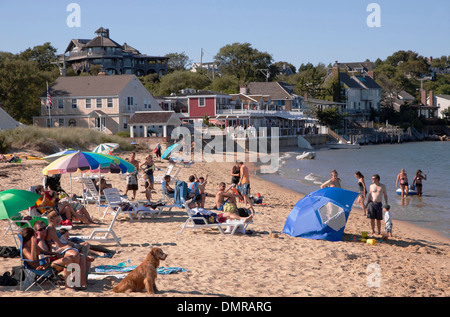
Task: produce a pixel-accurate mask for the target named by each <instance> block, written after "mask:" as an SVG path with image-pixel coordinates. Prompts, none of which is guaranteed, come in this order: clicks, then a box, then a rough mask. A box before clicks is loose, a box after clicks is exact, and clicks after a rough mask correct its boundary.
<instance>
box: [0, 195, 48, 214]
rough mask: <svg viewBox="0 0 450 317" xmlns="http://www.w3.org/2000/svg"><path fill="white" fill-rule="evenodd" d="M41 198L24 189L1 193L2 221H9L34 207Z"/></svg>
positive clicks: (0, 212)
mask: <svg viewBox="0 0 450 317" xmlns="http://www.w3.org/2000/svg"><path fill="white" fill-rule="evenodd" d="M40 197H41V196H40V195H38V194H36V193H33V192H30V191H28V190H22V189H7V190H4V191H2V192H0V219H9V218H11V217H12V216H14V215H16V214H18V213H19V212H21V211H22V210H25V209H27V208H29V207H32V206H34V205H35V204H36V201H37V200H38V199H39V198H40Z"/></svg>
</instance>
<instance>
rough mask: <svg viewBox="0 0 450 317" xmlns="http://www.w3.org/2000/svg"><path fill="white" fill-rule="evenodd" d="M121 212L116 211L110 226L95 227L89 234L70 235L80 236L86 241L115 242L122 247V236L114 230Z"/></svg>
mask: <svg viewBox="0 0 450 317" xmlns="http://www.w3.org/2000/svg"><path fill="white" fill-rule="evenodd" d="M118 215H119V212H116V213H114V217H113V219H112V221H111V223H110V225H109V227H108V228H94V229H93V230H92V232H91V234H90V235H87V236H72V235H71V236H70V237H71V238H79V239H82V240H84V241H95V242H97V243H99V244H106V243H113V242H115V243H116V244H117V246H119V247H120V240H121V239H120V238H119V237H117V235H116V233H115V232H114V230H113V226H114V223H115V222H116V219H117V216H118Z"/></svg>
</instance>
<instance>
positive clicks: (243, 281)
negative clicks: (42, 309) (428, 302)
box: [0, 151, 450, 300]
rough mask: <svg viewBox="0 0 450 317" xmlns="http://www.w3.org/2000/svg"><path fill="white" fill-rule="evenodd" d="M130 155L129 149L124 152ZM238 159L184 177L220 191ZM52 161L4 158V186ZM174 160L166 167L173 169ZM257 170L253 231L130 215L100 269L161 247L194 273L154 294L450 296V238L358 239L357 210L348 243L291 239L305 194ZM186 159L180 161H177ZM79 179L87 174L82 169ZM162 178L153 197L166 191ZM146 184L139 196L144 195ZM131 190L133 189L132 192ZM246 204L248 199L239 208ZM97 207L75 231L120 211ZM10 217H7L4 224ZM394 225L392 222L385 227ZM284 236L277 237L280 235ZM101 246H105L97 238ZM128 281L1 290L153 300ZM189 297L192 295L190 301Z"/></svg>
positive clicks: (31, 176) (25, 180) (120, 223)
mask: <svg viewBox="0 0 450 317" xmlns="http://www.w3.org/2000/svg"><path fill="white" fill-rule="evenodd" d="M147 153H148V151H145V152H142V151H141V152H137V159H138V160H139V161H141V162H143V158H144V157H145V155H146V154H147ZM117 156H119V157H122V158H125V157H129V153H118V155H117ZM233 164H234V163H228V162H227V163H215V162H212V163H208V162H201V163H194V164H193V165H192V166H191V167H181V170H180V173H179V175H178V178H179V179H180V180H187V178H188V177H189V175H193V174H196V175H197V176H201V175H202V176H205V175H206V174H208V185H207V188H206V191H207V192H208V193H215V192H216V191H217V188H218V186H219V183H220V182H222V181H223V182H225V183H226V184H230V181H231V175H230V174H231V166H232V165H233ZM46 165H47V164H46V163H45V162H42V161H41V162H40V161H25V162H24V163H21V164H14V165H12V164H11V165H6V164H5V165H0V175H1V176H2V180H3V182H2V183H1V184H0V190H5V189H8V188H17V189H25V190H27V189H28V188H29V186H31V185H34V184H36V183H42V174H41V173H40V171H41V170H42V168H44V167H45V166H46ZM168 165H169V163H168V162H167V161H163V162H158V161H156V166H157V167H160V168H162V169H163V170H165V168H166V167H167V166H168ZM246 165H247V166H248V167H249V171H250V183H251V193H252V195H255V194H256V193H257V192H260V193H261V195H262V196H264V203H266V205H264V206H260V205H256V206H255V207H254V208H255V211H256V215H255V218H254V219H253V220H254V222H253V223H252V224H250V225H249V227H248V230H251V232H247V234H236V235H233V236H230V235H222V234H220V233H219V232H218V231H217V230H212V229H199V230H185V231H184V232H183V234H179V231H180V226H181V225H182V224H183V223H184V222H185V221H186V219H187V217H186V212H185V210H183V209H178V208H176V209H174V210H172V211H171V212H164V213H163V214H162V215H161V216H159V217H156V218H147V219H143V220H141V221H137V220H134V221H130V220H129V218H128V216H127V215H123V216H122V215H121V216H119V217H118V219H117V221H116V223H115V225H114V231H115V233H116V234H117V235H118V236H119V237H120V238H121V239H122V241H121V246H120V247H119V246H116V245H114V244H109V245H106V246H107V247H108V248H110V249H112V250H115V251H116V254H115V255H114V256H113V258H97V259H95V261H94V262H93V267H96V266H99V265H117V264H118V263H121V262H124V261H126V260H127V259H128V258H129V259H130V260H131V263H132V265H138V264H139V263H141V262H142V260H143V259H144V258H145V256H146V255H147V253H148V252H149V250H150V248H151V247H153V246H157V247H160V248H162V249H163V251H164V252H165V253H167V254H168V257H167V259H166V261H164V262H161V264H160V265H161V266H164V267H180V268H184V269H186V271H185V272H182V273H176V274H170V275H158V279H157V285H158V289H159V290H160V293H159V294H156V295H150V297H156V298H159V297H181V298H183V297H243V296H244V297H249V298H250V297H386V296H393V297H410V296H412V297H431V296H433V297H434V296H438V297H448V296H450V289H449V288H448V285H449V281H450V272H449V270H448V268H449V266H450V260H449V259H450V244H449V243H448V240H446V239H442V238H440V237H438V236H435V235H433V233H431V232H425V231H422V230H416V229H415V228H414V227H413V226H411V225H409V224H407V225H403V224H402V223H400V221H395V222H394V231H393V232H394V237H393V238H392V239H388V240H387V241H383V242H377V243H376V245H368V244H366V243H363V242H359V241H357V240H356V239H354V238H359V237H360V236H361V231H367V229H368V221H367V219H366V218H365V217H363V215H362V211H361V210H359V212H358V209H355V208H353V209H352V212H351V213H350V216H349V219H348V221H347V225H346V229H345V232H344V237H343V241H337V242H329V241H324V240H311V239H303V238H295V237H290V236H288V235H286V234H282V233H281V232H282V230H283V226H284V223H285V221H286V219H287V216H288V215H289V213H290V212H291V210H292V208H293V206H294V205H295V204H296V202H297V201H298V200H300V199H301V198H302V197H303V196H304V195H302V194H299V193H297V192H295V191H293V190H291V189H287V188H283V187H281V186H280V185H278V184H275V183H272V182H269V181H266V180H264V179H261V178H260V177H259V176H258V175H256V174H255V171H256V168H257V166H256V165H255V164H252V163H246ZM177 166H178V165H177ZM73 176H79V175H73ZM105 177H106V179H107V180H108V181H109V182H110V183H112V184H113V185H114V187H117V188H118V189H119V191H120V193H121V194H124V189H125V180H124V178H121V176H120V175H118V174H105ZM61 184H62V187H63V188H65V189H68V188H69V177H68V174H64V175H63V177H62V178H61ZM160 186H161V185H158V184H155V192H156V193H154V194H153V199H152V201H156V200H158V199H159V198H160V197H161V190H160ZM142 189H143V187H142V183H141V182H140V183H139V190H138V192H137V197H136V198H137V199H138V200H139V199H143V198H144V197H145V194H144V193H142ZM73 191H74V193H76V194H79V192H81V184H80V183H77V182H76V181H74V183H73ZM129 197H130V196H129ZM213 204H214V199H213V198H207V201H206V204H205V208H206V209H211V207H212V206H213ZM239 206H240V207H241V206H242V205H239ZM87 208H88V211H89V212H90V213H91V215H93V216H94V218H95V219H96V221H97V224H95V225H82V224H74V229H73V234H75V235H86V234H89V233H90V232H92V230H93V229H94V228H97V227H107V226H108V225H109V223H110V221H111V219H112V216H111V215H107V216H106V217H105V218H104V219H102V218H101V215H102V214H103V210H104V208H105V207H101V210H100V213H99V212H98V209H97V207H96V206H95V205H93V204H92V205H88V206H87ZM6 225H7V222H5V221H0V230H1V229H5V228H6ZM383 227H384V226H383ZM272 233H274V234H272ZM93 244H97V243H93ZM1 245H14V241H13V238H12V235H11V234H10V233H8V234H7V235H5V236H3V238H2V243H1ZM19 264H20V259H19V258H13V259H11V258H0V274H3V272H6V271H10V270H11V268H12V267H13V266H17V265H19ZM373 265H378V267H379V268H380V269H381V274H382V275H381V285H378V286H377V285H375V286H373V287H372V286H370V287H369V286H368V283H369V280H368V279H369V277H370V272H369V271H368V269H369V268H371V267H372V266H373ZM119 281H120V280H119V279H117V278H115V277H104V278H101V279H98V280H94V281H90V284H89V287H88V289H87V290H86V291H80V292H73V291H71V290H61V289H54V290H48V291H45V292H44V291H38V292H36V291H30V292H21V291H19V290H17V287H0V297H35V296H44V295H45V296H49V297H61V296H71V297H85V296H89V297H143V296H145V297H147V296H149V295H147V294H146V293H129V294H116V293H113V292H112V288H113V287H114V286H115V285H117V283H118V282H119ZM180 300H183V299H180Z"/></svg>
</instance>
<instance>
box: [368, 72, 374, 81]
mask: <svg viewBox="0 0 450 317" xmlns="http://www.w3.org/2000/svg"><path fill="white" fill-rule="evenodd" d="M367 75H369V76H370V77H371V78H372V79H373V80H375V72H374V71H373V70H369V71H368V72H367Z"/></svg>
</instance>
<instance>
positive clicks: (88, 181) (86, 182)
mask: <svg viewBox="0 0 450 317" xmlns="http://www.w3.org/2000/svg"><path fill="white" fill-rule="evenodd" d="M80 182H81V183H82V184H83V186H84V187H85V188H84V191H83V197H82V200H83V202H84V204H86V203H93V204H98V202H99V201H100V203H102V202H105V200H106V198H105V196H104V195H101V196H100V200H99V195H100V194H99V192H98V190H97V187H95V184H94V182H93V181H92V178H90V177H81V178H80Z"/></svg>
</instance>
